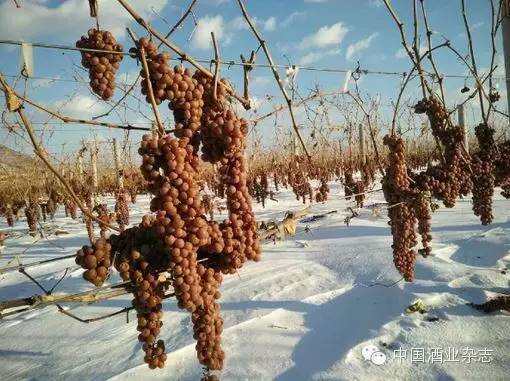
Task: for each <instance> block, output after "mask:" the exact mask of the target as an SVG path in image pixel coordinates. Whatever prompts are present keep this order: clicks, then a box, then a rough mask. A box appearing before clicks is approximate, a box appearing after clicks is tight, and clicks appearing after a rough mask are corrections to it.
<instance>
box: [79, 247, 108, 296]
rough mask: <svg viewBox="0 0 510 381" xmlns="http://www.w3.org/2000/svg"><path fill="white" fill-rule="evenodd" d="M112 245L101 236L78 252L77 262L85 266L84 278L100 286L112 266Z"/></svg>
mask: <svg viewBox="0 0 510 381" xmlns="http://www.w3.org/2000/svg"><path fill="white" fill-rule="evenodd" d="M111 248H112V247H111V245H110V243H109V242H108V241H107V240H106V239H104V238H99V239H98V240H97V241H96V242H94V244H93V245H92V246H83V247H82V248H81V249H80V250H78V252H77V253H76V259H75V260H76V264H78V265H80V266H81V267H83V268H84V269H86V270H85V272H84V273H83V278H84V279H85V280H86V281H88V282H90V283H92V284H94V285H95V286H100V285H102V284H103V282H104V281H105V279H106V278H107V276H108V274H109V268H110V266H111Z"/></svg>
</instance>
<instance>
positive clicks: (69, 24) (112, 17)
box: [0, 0, 167, 42]
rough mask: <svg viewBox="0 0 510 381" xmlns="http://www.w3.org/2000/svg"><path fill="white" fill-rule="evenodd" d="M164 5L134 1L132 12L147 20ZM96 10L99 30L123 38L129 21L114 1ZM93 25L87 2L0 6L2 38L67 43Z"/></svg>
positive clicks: (160, 0)
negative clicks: (106, 30) (153, 10)
mask: <svg viewBox="0 0 510 381" xmlns="http://www.w3.org/2000/svg"><path fill="white" fill-rule="evenodd" d="M166 3H167V0H146V1H143V2H138V3H137V4H136V6H135V9H136V11H137V12H138V13H139V14H140V15H141V16H142V17H144V18H145V19H146V20H147V19H149V18H150V17H151V16H153V15H154V14H153V12H152V11H151V8H154V9H155V10H156V12H160V11H161V10H162V9H163V8H164V7H165V5H166ZM142 4H143V5H142ZM100 7H101V13H100V22H101V27H102V28H104V29H108V30H109V31H111V32H112V33H113V34H114V35H115V37H116V38H117V39H119V38H120V37H122V36H124V34H125V27H126V26H128V25H129V24H130V23H131V22H132V20H133V19H132V17H131V16H130V15H129V13H127V12H126V11H125V10H124V9H123V8H122V7H121V6H119V4H118V3H117V2H115V1H103V2H101V6H100ZM94 25H95V24H94V22H93V20H92V19H91V18H90V16H89V6H88V2H86V1H82V0H67V1H64V2H62V3H61V4H59V5H58V6H56V7H49V6H47V5H45V4H41V3H40V2H30V3H29V2H28V1H26V2H25V4H23V7H22V8H21V9H16V8H15V7H13V6H12V2H10V1H4V2H2V3H1V4H0V36H2V38H4V39H14V40H19V39H24V40H26V41H45V40H46V41H47V40H48V39H50V40H51V41H56V42H61V41H66V42H69V40H71V41H75V40H77V39H78V38H79V37H80V35H82V34H84V33H86V32H87V30H88V29H89V28H91V27H92V26H94Z"/></svg>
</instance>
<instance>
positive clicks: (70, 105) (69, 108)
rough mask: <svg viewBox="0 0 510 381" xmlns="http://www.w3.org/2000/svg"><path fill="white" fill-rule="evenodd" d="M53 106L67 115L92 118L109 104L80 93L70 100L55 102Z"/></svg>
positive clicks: (103, 110)
mask: <svg viewBox="0 0 510 381" xmlns="http://www.w3.org/2000/svg"><path fill="white" fill-rule="evenodd" d="M53 108H54V109H55V110H60V111H61V112H62V114H64V115H67V116H71V117H75V118H83V119H90V117H92V116H94V115H98V114H101V113H103V112H105V111H106V110H107V109H108V108H109V106H108V104H107V103H105V102H103V101H101V100H99V99H97V98H94V97H93V96H92V95H83V94H79V95H76V96H75V97H73V98H72V99H71V101H70V102H69V101H68V100H62V101H57V102H55V105H54V107H53Z"/></svg>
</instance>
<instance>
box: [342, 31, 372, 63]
mask: <svg viewBox="0 0 510 381" xmlns="http://www.w3.org/2000/svg"><path fill="white" fill-rule="evenodd" d="M378 35H379V33H377V32H376V33H372V34H371V35H370V36H368V37H367V38H364V39H362V40H359V41H357V42H355V43H353V44H350V45H349V46H348V47H347V52H346V53H345V58H347V59H348V60H351V59H352V58H353V57H354V56H356V55H359V53H361V52H362V51H363V50H366V49H368V48H369V47H370V44H371V43H372V40H373V39H374V38H376V37H377V36H378Z"/></svg>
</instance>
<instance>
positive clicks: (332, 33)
mask: <svg viewBox="0 0 510 381" xmlns="http://www.w3.org/2000/svg"><path fill="white" fill-rule="evenodd" d="M348 31H349V28H347V27H346V26H345V25H344V23H342V22H337V23H336V24H333V25H331V26H328V25H324V26H323V27H321V28H320V29H319V30H318V31H317V32H315V33H312V34H310V35H308V36H306V37H305V38H304V39H303V41H302V42H301V44H300V45H299V47H300V48H301V49H307V48H324V47H327V46H330V45H336V44H340V43H341V42H342V40H343V39H344V37H345V35H346V34H347V32H348Z"/></svg>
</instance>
